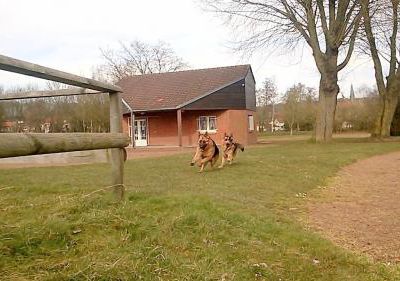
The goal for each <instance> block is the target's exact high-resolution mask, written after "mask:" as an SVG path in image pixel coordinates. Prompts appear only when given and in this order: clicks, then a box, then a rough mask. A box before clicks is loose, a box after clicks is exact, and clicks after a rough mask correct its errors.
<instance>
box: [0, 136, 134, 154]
mask: <svg viewBox="0 0 400 281" xmlns="http://www.w3.org/2000/svg"><path fill="white" fill-rule="evenodd" d="M128 145H129V137H128V136H127V135H126V134H122V133H114V134H110V133H104V134H103V133H99V134H88V133H55V134H38V133H17V134H9V133H2V134H0V158H7V157H17V156H26V155H36V154H48V153H59V152H70V151H79V150H93V149H105V148H116V149H117V150H118V151H119V150H120V149H121V148H124V147H126V146H128Z"/></svg>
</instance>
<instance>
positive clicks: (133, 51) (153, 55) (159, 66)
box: [95, 40, 188, 82]
mask: <svg viewBox="0 0 400 281" xmlns="http://www.w3.org/2000/svg"><path fill="white" fill-rule="evenodd" d="M100 50H101V53H102V56H103V58H104V60H105V64H104V65H102V66H99V67H98V69H97V70H96V71H95V72H96V73H97V74H98V73H99V72H100V73H103V76H104V74H105V75H106V76H107V77H108V80H111V81H113V82H116V81H118V80H120V79H122V78H124V77H128V76H132V75H138V74H148V73H161V72H172V71H177V70H181V69H185V68H187V67H188V65H187V64H186V63H185V62H184V61H183V59H182V58H180V57H178V56H177V55H176V54H175V52H174V50H173V49H172V48H171V47H170V46H169V45H168V44H167V43H165V42H162V41H159V42H158V43H157V44H154V45H151V44H147V43H144V42H141V41H138V40H135V41H133V42H131V43H129V44H125V43H123V42H120V48H119V49H117V50H114V49H100ZM99 76H101V75H99Z"/></svg>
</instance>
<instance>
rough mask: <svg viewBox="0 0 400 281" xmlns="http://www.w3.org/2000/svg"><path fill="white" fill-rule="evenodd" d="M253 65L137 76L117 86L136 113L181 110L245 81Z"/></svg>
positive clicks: (128, 78) (123, 80)
mask: <svg viewBox="0 0 400 281" xmlns="http://www.w3.org/2000/svg"><path fill="white" fill-rule="evenodd" d="M250 69H251V68H250V65H236V66H227V67H218V68H206V69H196V70H186V71H177V72H168V73H158V74H145V75H135V76H131V77H127V78H124V79H122V80H121V81H120V82H118V83H117V85H118V86H120V87H121V88H122V90H123V92H124V93H123V95H122V98H123V99H124V100H125V101H126V102H127V103H128V104H129V106H130V107H132V109H133V110H134V111H152V110H167V109H175V108H180V107H182V106H184V105H187V104H190V103H191V102H194V101H196V100H197V99H199V98H201V97H204V96H206V95H208V94H211V93H213V92H215V91H217V90H219V89H221V88H224V87H226V86H228V85H230V84H233V83H234V82H237V81H239V80H241V79H244V78H245V77H246V75H247V73H248V72H249V70H250Z"/></svg>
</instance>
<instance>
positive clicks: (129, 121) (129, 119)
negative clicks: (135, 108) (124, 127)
mask: <svg viewBox="0 0 400 281" xmlns="http://www.w3.org/2000/svg"><path fill="white" fill-rule="evenodd" d="M128 135H129V138H130V139H132V118H131V117H130V116H129V117H128Z"/></svg>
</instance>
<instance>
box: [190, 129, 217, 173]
mask: <svg viewBox="0 0 400 281" xmlns="http://www.w3.org/2000/svg"><path fill="white" fill-rule="evenodd" d="M218 157H219V149H218V146H217V145H216V144H215V142H214V140H213V139H212V138H211V137H210V136H209V135H208V133H207V132H206V133H204V134H201V133H199V141H198V146H197V149H196V153H195V155H194V156H193V159H192V162H190V166H194V164H197V165H198V166H199V167H200V171H199V172H200V173H201V172H203V170H204V168H205V167H206V166H207V164H208V162H210V165H211V167H213V166H214V165H215V163H216V162H217V160H218Z"/></svg>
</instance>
